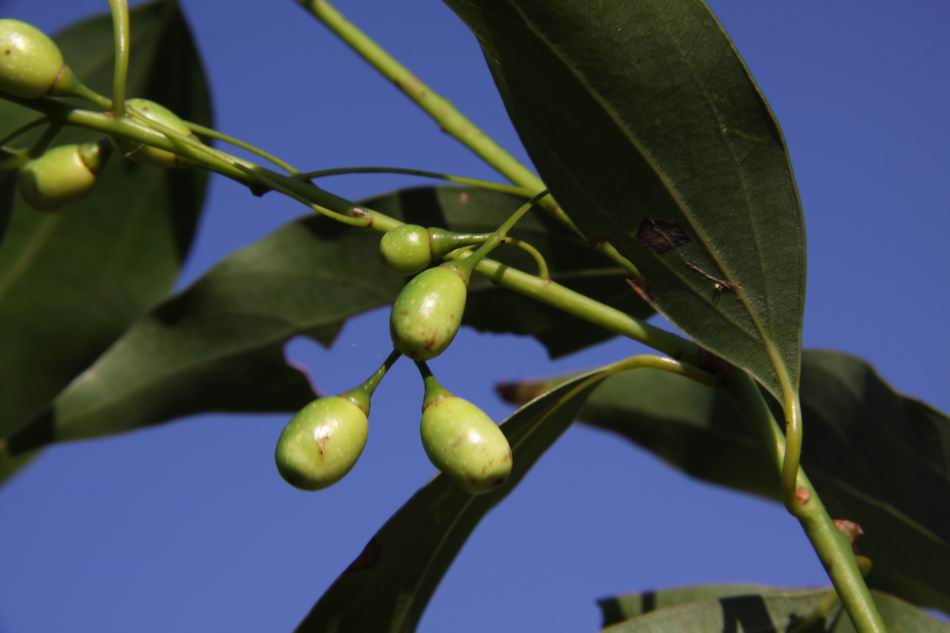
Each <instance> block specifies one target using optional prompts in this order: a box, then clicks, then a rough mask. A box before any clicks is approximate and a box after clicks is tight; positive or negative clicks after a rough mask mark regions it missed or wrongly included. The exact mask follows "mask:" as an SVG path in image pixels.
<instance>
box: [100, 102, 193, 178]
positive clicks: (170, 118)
mask: <svg viewBox="0 0 950 633" xmlns="http://www.w3.org/2000/svg"><path fill="white" fill-rule="evenodd" d="M125 103H126V105H127V106H128V108H129V110H134V111H135V112H138V113H139V114H141V115H143V116H144V117H145V118H146V119H151V120H152V121H155V122H156V123H160V124H162V125H164V126H165V127H167V128H171V129H172V130H174V131H175V132H178V133H179V134H182V135H183V136H193V135H192V133H191V130H190V129H188V126H187V125H185V123H184V121H182V120H181V119H180V118H179V117H178V115H177V114H175V113H174V112H172V111H171V110H169V109H168V108H166V107H165V106H163V105H160V104H158V103H155V102H154V101H149V100H148V99H129V100H128V101H126V102H125ZM118 144H119V147H120V148H122V151H123V152H125V157H126V158H128V159H130V160H134V161H135V162H137V163H143V164H145V165H152V166H153V167H175V166H177V165H179V164H181V161H180V160H179V158H178V156H176V155H175V154H173V153H171V152H167V151H165V150H163V149H158V148H157V147H150V146H148V145H144V144H142V143H131V142H129V141H125V140H120V141H119V142H118Z"/></svg>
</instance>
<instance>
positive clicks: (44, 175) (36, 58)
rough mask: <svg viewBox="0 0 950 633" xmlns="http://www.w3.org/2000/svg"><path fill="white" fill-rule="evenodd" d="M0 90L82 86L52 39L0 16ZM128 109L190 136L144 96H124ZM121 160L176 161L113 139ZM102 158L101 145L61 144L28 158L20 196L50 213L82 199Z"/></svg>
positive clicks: (57, 90)
mask: <svg viewBox="0 0 950 633" xmlns="http://www.w3.org/2000/svg"><path fill="white" fill-rule="evenodd" d="M0 92H3V93H6V94H8V95H12V96H14V97H20V98H23V99H38V98H40V97H43V96H82V95H84V94H86V93H87V92H88V89H87V88H85V86H83V85H82V83H81V82H80V81H79V79H78V78H76V77H75V76H74V75H73V73H72V71H71V70H70V68H69V66H68V65H67V64H66V63H65V62H64V60H63V55H62V53H61V52H60V50H59V47H58V46H57V45H56V43H55V42H54V41H53V40H51V39H50V38H49V37H48V36H47V35H46V34H45V33H43V32H42V31H40V30H38V29H37V28H35V27H34V26H32V25H30V24H27V23H26V22H21V21H20V20H12V19H4V20H0ZM126 105H127V107H128V109H129V110H130V111H132V112H137V113H140V114H141V115H142V116H144V117H145V118H147V119H149V120H151V121H153V122H156V123H158V124H161V125H162V126H164V127H167V128H170V129H171V130H173V131H175V132H177V133H179V134H182V135H185V136H191V130H190V129H189V128H188V126H187V125H185V123H184V122H183V121H182V120H181V119H179V118H178V116H176V115H175V113H173V112H171V111H170V110H168V109H167V108H164V107H163V106H161V105H159V104H157V103H155V102H153V101H149V100H147V99H129V100H128V101H126ZM117 145H119V147H120V148H121V149H122V151H123V152H124V153H125V156H126V157H127V158H130V159H132V160H135V161H137V162H140V163H145V164H148V165H153V166H156V167H173V166H175V165H176V164H178V158H177V156H176V155H175V154H173V153H171V152H167V151H165V150H162V149H158V148H155V147H149V146H146V145H141V144H131V143H128V142H126V141H118V142H117ZM107 157H108V151H107V146H105V145H104V144H102V143H86V144H83V145H62V146H59V147H55V148H53V149H51V150H49V151H47V152H45V153H44V154H43V155H41V156H39V157H36V158H33V159H31V160H29V161H28V162H27V163H26V164H25V165H24V166H23V167H22V168H21V169H20V172H19V175H18V177H17V184H18V187H19V190H20V194H21V195H22V196H23V199H24V200H25V201H26V203H27V204H29V205H30V206H31V207H33V208H34V209H36V210H38V211H56V210H59V209H62V208H64V207H66V206H68V205H70V204H73V203H75V202H77V201H79V200H81V199H82V198H83V197H85V196H86V195H87V194H88V193H89V192H90V191H91V190H92V188H93V186H94V185H95V181H96V175H97V174H98V173H99V171H100V170H101V169H102V166H103V164H104V163H105V160H106V158H107Z"/></svg>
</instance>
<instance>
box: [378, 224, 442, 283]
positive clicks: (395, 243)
mask: <svg viewBox="0 0 950 633" xmlns="http://www.w3.org/2000/svg"><path fill="white" fill-rule="evenodd" d="M379 252H380V254H381V255H382V256H383V260H384V261H385V262H386V264H388V265H389V267H390V268H392V269H393V270H394V271H396V272H397V273H399V274H401V275H414V274H415V273H417V272H419V271H420V270H423V269H424V268H427V267H428V266H429V264H430V263H432V245H431V241H430V240H429V231H427V230H426V228H425V227H423V226H419V225H418V224H402V225H400V226H397V227H396V228H394V229H391V230H389V231H386V234H385V235H383V239H381V240H380V241H379Z"/></svg>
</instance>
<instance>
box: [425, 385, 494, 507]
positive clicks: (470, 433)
mask: <svg viewBox="0 0 950 633" xmlns="http://www.w3.org/2000/svg"><path fill="white" fill-rule="evenodd" d="M432 382H433V383H434V381H432ZM430 384H431V383H430V380H429V379H427V380H426V403H425V405H424V406H423V411H422V425H421V429H420V430H421V433H422V446H423V448H425V451H426V455H428V456H429V460H430V461H431V462H432V463H433V465H435V467H436V468H438V469H439V470H440V471H442V472H443V473H445V474H446V475H447V476H448V477H450V478H451V479H452V480H453V481H454V482H455V483H456V484H458V485H459V486H460V487H461V488H463V489H464V490H466V491H468V492H470V493H472V494H479V493H483V492H488V491H490V490H492V489H494V488H497V487H498V486H500V485H501V484H502V483H504V482H505V480H506V479H507V478H508V475H509V473H511V464H512V459H511V446H509V444H508V439H507V438H506V437H505V434H504V433H502V432H501V429H500V428H498V426H497V425H496V424H495V423H494V422H493V421H492V419H491V418H489V417H488V416H487V415H486V414H485V412H484V411H482V410H481V409H479V408H478V407H476V406H475V405H474V404H472V403H471V402H469V401H468V400H463V399H462V398H458V397H456V396H453V395H452V394H451V393H449V392H447V391H445V390H444V389H442V388H441V387H439V386H436V389H432V388H430Z"/></svg>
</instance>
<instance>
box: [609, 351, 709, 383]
mask: <svg viewBox="0 0 950 633" xmlns="http://www.w3.org/2000/svg"><path fill="white" fill-rule="evenodd" d="M631 369H656V370H659V371H665V372H667V373H671V374H676V375H678V376H683V377H684V378H688V379H690V380H693V381H695V382H698V383H700V384H703V385H706V386H707V387H715V386H717V385H718V384H719V379H718V378H716V376H714V375H713V374H710V373H709V372H707V371H703V370H702V369H700V368H698V367H695V366H693V365H690V364H689V363H682V362H680V361H678V360H673V359H672V358H666V357H664V356H656V355H655V354H637V355H636V356H630V357H629V358H624V359H623V360H619V361H617V362H616V363H613V364H611V365H607V366H606V367H604V368H603V371H606V372H607V373H609V374H611V375H613V374H616V373H620V372H622V371H629V370H631Z"/></svg>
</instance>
